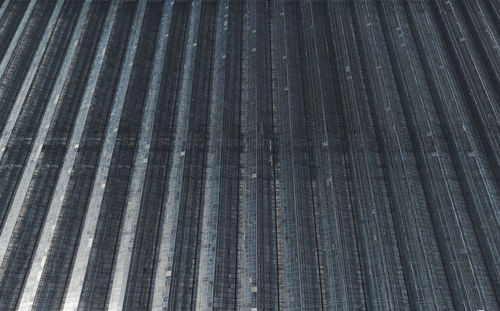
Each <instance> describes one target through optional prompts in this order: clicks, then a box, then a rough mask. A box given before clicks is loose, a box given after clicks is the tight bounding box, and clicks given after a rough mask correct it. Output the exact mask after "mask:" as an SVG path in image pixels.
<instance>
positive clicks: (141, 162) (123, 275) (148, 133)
mask: <svg viewBox="0 0 500 311" xmlns="http://www.w3.org/2000/svg"><path fill="white" fill-rule="evenodd" d="M173 6H174V2H173V0H171V1H169V2H164V3H163V9H162V19H161V21H160V31H159V32H158V39H159V40H157V43H156V47H155V53H154V61H153V64H154V65H153V69H152V73H151V77H150V79H149V82H148V92H147V98H146V103H145V108H144V113H143V116H142V120H141V128H140V133H139V142H138V143H137V151H136V153H137V155H136V157H135V158H134V164H133V171H132V173H131V178H130V187H131V189H129V191H128V193H127V200H126V202H127V203H126V209H125V214H124V216H123V217H124V223H123V224H122V226H121V233H120V237H119V239H120V240H119V242H118V245H119V249H118V253H117V255H116V256H117V262H116V264H115V265H114V267H113V279H112V283H111V293H110V297H109V309H113V310H122V309H123V307H124V303H125V301H124V300H125V293H126V286H127V283H128V276H129V269H130V261H131V256H132V250H133V247H131V246H133V244H134V240H135V232H134V229H135V228H137V218H138V217H139V208H140V202H141V198H142V195H143V192H142V189H143V188H142V186H143V184H144V179H145V175H146V169H147V163H148V161H147V160H148V157H149V150H150V144H151V138H152V131H153V126H152V123H153V121H154V114H155V112H156V109H157V103H158V96H159V87H158V86H157V85H158V84H159V83H160V82H161V74H162V71H163V67H164V64H165V54H166V53H165V52H166V49H167V43H166V42H167V38H168V35H169V33H170V29H171V27H170V23H171V21H172V10H173Z"/></svg>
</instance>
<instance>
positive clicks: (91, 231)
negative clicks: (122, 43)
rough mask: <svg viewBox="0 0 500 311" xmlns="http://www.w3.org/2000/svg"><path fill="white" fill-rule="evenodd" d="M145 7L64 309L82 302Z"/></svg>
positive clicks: (111, 120)
mask: <svg viewBox="0 0 500 311" xmlns="http://www.w3.org/2000/svg"><path fill="white" fill-rule="evenodd" d="M122 6H123V4H122ZM145 9H146V1H141V2H140V3H139V4H138V7H137V9H136V13H135V15H134V21H133V25H132V26H131V33H130V37H129V39H128V43H127V47H128V48H127V50H126V55H125V56H124V60H123V64H122V66H123V69H122V70H121V73H120V78H119V81H118V86H117V93H116V94H115V97H114V99H113V108H112V111H111V114H110V116H109V121H108V126H107V128H106V135H105V138H104V144H103V150H102V151H101V154H100V159H99V162H98V163H99V166H98V168H97V172H96V175H95V177H94V181H93V189H92V194H91V196H90V198H89V203H88V204H89V208H88V210H87V212H86V215H85V220H84V225H83V230H82V236H81V237H80V242H79V246H78V250H77V253H76V254H75V256H76V257H75V259H74V260H75V262H74V266H73V269H72V273H71V279H70V280H69V284H68V289H67V292H68V294H67V297H66V300H65V303H64V307H63V309H64V310H73V309H76V308H77V307H78V306H79V304H80V302H81V296H82V294H83V286H84V283H85V279H86V272H87V268H88V260H89V256H90V252H91V247H89V246H92V242H93V238H94V235H95V232H96V226H97V222H98V218H99V210H100V207H101V204H102V198H103V195H104V190H105V187H106V184H105V183H106V179H107V175H108V172H109V168H110V164H111V158H112V156H113V149H114V146H115V143H116V141H115V140H116V136H117V132H118V130H117V129H118V127H119V124H120V117H121V111H122V108H123V104H124V101H125V95H126V91H127V88H128V83H129V78H130V73H131V71H132V66H131V65H132V64H133V61H134V57H135V52H136V50H137V42H138V40H139V34H140V30H141V25H142V22H143V17H144V11H145Z"/></svg>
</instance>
